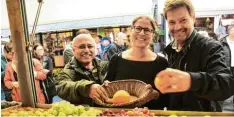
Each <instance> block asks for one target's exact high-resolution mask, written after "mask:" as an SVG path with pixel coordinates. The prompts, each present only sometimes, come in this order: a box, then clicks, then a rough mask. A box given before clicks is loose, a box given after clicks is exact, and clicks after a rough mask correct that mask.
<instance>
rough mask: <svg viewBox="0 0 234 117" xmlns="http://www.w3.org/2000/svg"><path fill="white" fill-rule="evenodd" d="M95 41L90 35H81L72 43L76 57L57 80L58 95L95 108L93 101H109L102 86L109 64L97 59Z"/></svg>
mask: <svg viewBox="0 0 234 117" xmlns="http://www.w3.org/2000/svg"><path fill="white" fill-rule="evenodd" d="M95 46H96V45H95V41H94V39H93V38H92V36H91V35H90V34H79V35H77V36H76V37H75V38H74V39H73V42H72V48H73V53H74V56H73V57H72V59H71V61H70V62H69V63H67V64H66V65H65V67H64V69H63V70H62V71H61V72H60V73H59V75H58V77H57V79H56V88H57V94H58V96H59V97H61V98H62V99H64V100H67V101H69V102H71V103H72V104H88V105H90V106H93V102H92V99H95V98H99V99H103V100H107V93H106V91H105V89H104V88H102V86H101V84H102V83H103V80H104V76H105V74H106V71H107V62H104V61H100V60H98V59H97V58H96V57H95V50H96V49H95Z"/></svg>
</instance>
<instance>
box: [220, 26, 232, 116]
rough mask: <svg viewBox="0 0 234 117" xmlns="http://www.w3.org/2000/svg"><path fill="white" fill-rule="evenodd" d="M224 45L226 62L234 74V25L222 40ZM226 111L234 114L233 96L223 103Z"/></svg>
mask: <svg viewBox="0 0 234 117" xmlns="http://www.w3.org/2000/svg"><path fill="white" fill-rule="evenodd" d="M220 42H221V44H222V45H223V49H224V53H225V60H226V63H227V65H228V67H230V69H231V70H232V74H234V25H232V26H230V27H229V28H228V35H227V36H225V37H224V38H222V39H221V40H220ZM222 109H223V110H224V111H230V112H234V98H233V96H232V97H230V98H229V99H227V100H225V101H224V103H223V108H222Z"/></svg>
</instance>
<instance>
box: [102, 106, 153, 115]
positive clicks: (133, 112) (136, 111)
mask: <svg viewBox="0 0 234 117" xmlns="http://www.w3.org/2000/svg"><path fill="white" fill-rule="evenodd" d="M99 116H155V114H154V113H152V112H150V111H149V109H148V108H146V107H145V108H135V109H133V110H129V111H125V110H121V111H120V112H119V113H114V112H113V111H111V110H109V109H106V110H104V111H103V112H102V113H101V114H100V115H99Z"/></svg>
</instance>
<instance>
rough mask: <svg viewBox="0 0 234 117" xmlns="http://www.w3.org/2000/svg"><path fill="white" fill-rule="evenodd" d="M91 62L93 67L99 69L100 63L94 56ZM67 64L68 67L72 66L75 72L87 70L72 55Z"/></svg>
mask: <svg viewBox="0 0 234 117" xmlns="http://www.w3.org/2000/svg"><path fill="white" fill-rule="evenodd" d="M92 63H93V66H94V68H97V69H99V67H100V63H99V61H98V60H97V59H96V58H94V59H93V61H92ZM69 65H70V67H72V68H74V69H75V70H76V71H77V72H80V73H82V72H84V71H87V70H88V69H87V68H85V67H84V66H83V65H82V64H81V62H79V61H78V60H77V59H76V58H75V57H74V56H73V57H72V60H71V62H70V63H69Z"/></svg>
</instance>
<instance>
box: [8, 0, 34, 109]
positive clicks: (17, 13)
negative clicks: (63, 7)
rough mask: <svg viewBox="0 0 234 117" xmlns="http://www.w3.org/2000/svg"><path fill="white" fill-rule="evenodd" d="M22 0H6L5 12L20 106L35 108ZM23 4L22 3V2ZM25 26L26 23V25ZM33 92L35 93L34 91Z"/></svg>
mask: <svg viewBox="0 0 234 117" xmlns="http://www.w3.org/2000/svg"><path fill="white" fill-rule="evenodd" d="M22 1H23V0H6V4H7V11H8V16H9V23H10V31H11V39H12V45H13V49H14V52H15V59H16V70H17V77H18V81H19V86H20V95H21V99H22V106H30V107H35V103H36V102H35V97H34V96H35V93H33V90H32V86H31V79H30V76H32V74H31V75H30V73H32V72H30V70H29V62H28V54H27V51H26V39H25V37H27V36H28V35H27V34H28V33H26V31H28V30H27V28H26V29H25V27H24V24H25V23H26V22H25V21H24V20H23V16H24V15H22V13H23V12H26V11H22V4H21V2H22ZM23 2H24V1H23ZM26 25H27V23H26ZM34 92H35V91H34Z"/></svg>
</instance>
